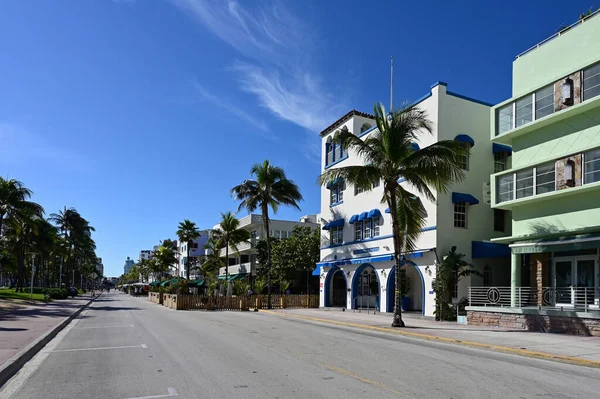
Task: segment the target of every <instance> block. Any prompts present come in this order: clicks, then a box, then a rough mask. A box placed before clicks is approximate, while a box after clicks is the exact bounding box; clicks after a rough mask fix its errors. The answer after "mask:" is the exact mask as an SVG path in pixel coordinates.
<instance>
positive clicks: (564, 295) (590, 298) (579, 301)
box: [469, 287, 599, 312]
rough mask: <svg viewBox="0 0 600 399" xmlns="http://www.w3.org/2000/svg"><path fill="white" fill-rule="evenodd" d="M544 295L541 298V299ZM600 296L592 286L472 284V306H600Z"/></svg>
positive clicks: (596, 307)
mask: <svg viewBox="0 0 600 399" xmlns="http://www.w3.org/2000/svg"><path fill="white" fill-rule="evenodd" d="M540 295H541V300H540ZM598 303H599V298H598V296H597V294H596V289H594V288H593V287H543V288H542V291H541V293H539V292H538V290H537V288H532V287H514V288H511V287H469V306H486V307H515V308H526V307H539V306H542V307H545V308H563V309H564V308H573V309H577V310H579V309H582V310H584V311H585V312H587V311H588V310H589V309H595V310H598V308H599V307H598Z"/></svg>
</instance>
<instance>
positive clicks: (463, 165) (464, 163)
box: [458, 143, 471, 171]
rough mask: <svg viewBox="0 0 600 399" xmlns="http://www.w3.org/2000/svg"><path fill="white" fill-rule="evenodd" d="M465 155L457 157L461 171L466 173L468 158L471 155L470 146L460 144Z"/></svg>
mask: <svg viewBox="0 0 600 399" xmlns="http://www.w3.org/2000/svg"><path fill="white" fill-rule="evenodd" d="M461 144H462V146H463V148H464V150H465V153H464V154H461V155H459V156H458V165H459V166H460V168H461V169H463V170H466V171H468V170H469V157H470V155H471V154H470V153H471V146H469V144H467V143H461Z"/></svg>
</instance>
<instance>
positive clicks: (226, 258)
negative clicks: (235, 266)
mask: <svg viewBox="0 0 600 399" xmlns="http://www.w3.org/2000/svg"><path fill="white" fill-rule="evenodd" d="M225 296H229V241H227V242H225Z"/></svg>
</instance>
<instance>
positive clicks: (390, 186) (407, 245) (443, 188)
mask: <svg viewBox="0 0 600 399" xmlns="http://www.w3.org/2000/svg"><path fill="white" fill-rule="evenodd" d="M374 108H375V121H376V123H377V130H375V131H374V132H372V133H371V134H370V135H369V137H368V138H366V139H365V140H364V141H363V140H362V139H361V138H358V137H357V136H355V135H353V134H352V133H349V132H344V131H342V133H341V136H340V139H341V141H342V145H343V146H344V148H347V149H348V150H349V151H353V152H354V153H356V155H357V156H359V157H361V158H362V160H363V163H364V165H363V166H346V167H339V168H331V169H328V170H326V171H325V172H323V174H322V175H321V176H320V177H319V179H318V182H319V184H321V185H325V184H327V182H329V181H332V180H334V179H340V178H341V179H344V180H345V181H346V182H349V183H351V184H354V185H355V186H356V187H357V188H359V189H364V190H370V189H371V188H372V187H373V184H374V183H375V184H377V183H379V182H381V181H383V188H384V195H383V198H382V199H381V202H382V203H387V205H388V207H389V209H390V210H391V216H392V230H393V240H394V258H395V268H396V273H395V275H396V279H395V285H396V289H395V296H394V319H393V322H392V327H404V321H403V320H402V313H401V306H400V298H401V292H400V287H401V276H402V273H400V267H401V266H402V263H403V262H402V254H404V253H406V252H409V251H411V250H414V249H415V245H416V241H417V239H418V237H419V235H420V234H421V229H422V228H423V227H424V224H425V218H426V216H427V215H426V212H425V208H424V206H423V204H422V202H421V200H420V199H419V198H418V197H417V196H416V195H415V194H414V193H412V192H411V191H409V190H407V188H406V186H405V187H403V186H402V185H400V183H399V182H398V180H400V178H404V179H405V180H406V182H407V183H408V184H407V186H408V187H413V188H414V190H415V191H416V193H417V194H419V195H421V196H424V197H425V198H426V199H427V200H429V201H435V196H434V194H433V192H432V191H431V189H430V187H432V188H434V189H435V190H437V191H438V192H447V191H448V188H449V187H450V185H451V184H452V183H454V182H456V181H460V180H463V179H464V177H465V175H464V171H463V170H462V169H461V167H460V165H459V162H458V157H459V155H461V154H462V152H463V150H462V147H461V146H460V144H459V143H457V142H455V141H451V140H441V141H438V142H436V143H434V144H432V145H430V146H427V147H424V148H422V149H417V148H415V147H414V145H413V143H414V142H415V141H416V140H417V138H418V136H419V135H422V134H424V133H429V134H431V132H432V123H431V121H430V120H429V119H428V118H427V114H426V112H425V111H423V110H421V109H419V108H418V107H416V106H412V105H405V106H402V107H401V108H400V109H398V110H396V111H394V112H392V113H391V114H389V115H388V114H387V113H386V111H385V109H384V107H383V105H375V107H374Z"/></svg>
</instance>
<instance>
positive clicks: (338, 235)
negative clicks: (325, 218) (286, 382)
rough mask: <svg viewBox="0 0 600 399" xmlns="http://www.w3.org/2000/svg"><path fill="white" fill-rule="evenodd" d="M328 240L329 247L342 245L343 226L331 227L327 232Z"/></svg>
mask: <svg viewBox="0 0 600 399" xmlns="http://www.w3.org/2000/svg"><path fill="white" fill-rule="evenodd" d="M329 240H330V243H331V245H336V244H343V243H344V226H340V227H333V228H331V229H330V230H329Z"/></svg>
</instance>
